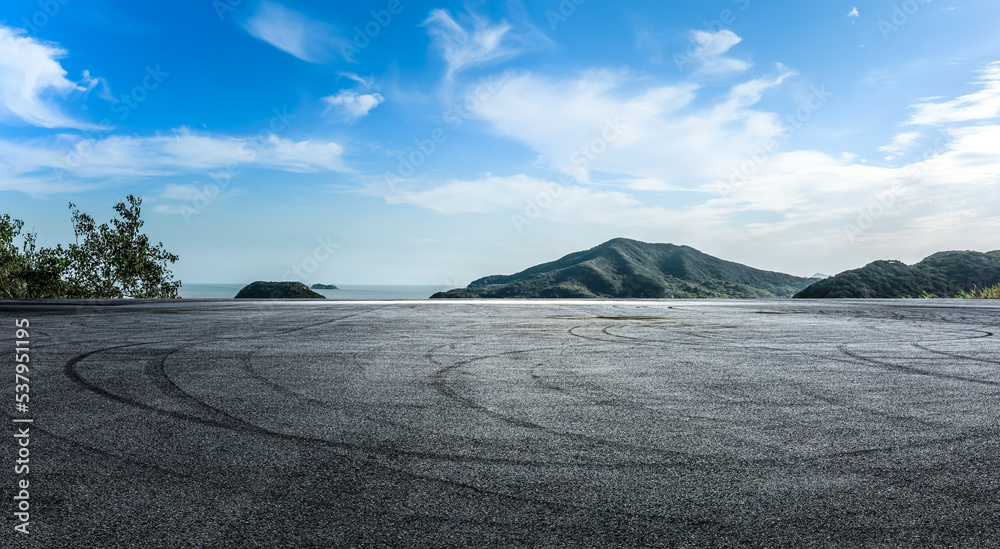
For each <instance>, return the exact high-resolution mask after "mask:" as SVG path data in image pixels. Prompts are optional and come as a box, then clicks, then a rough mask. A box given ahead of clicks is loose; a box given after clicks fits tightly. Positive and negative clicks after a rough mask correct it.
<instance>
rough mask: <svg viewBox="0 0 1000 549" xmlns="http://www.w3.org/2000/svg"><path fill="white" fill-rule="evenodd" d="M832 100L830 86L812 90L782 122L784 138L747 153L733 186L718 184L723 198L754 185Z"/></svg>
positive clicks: (732, 178) (734, 172)
mask: <svg viewBox="0 0 1000 549" xmlns="http://www.w3.org/2000/svg"><path fill="white" fill-rule="evenodd" d="M832 97H833V92H830V91H828V90H827V89H826V86H820V87H816V86H813V87H812V89H810V93H809V97H807V98H806V100H805V101H803V102H802V104H801V105H799V107H798V108H797V109H795V110H794V111H793V112H790V113H788V114H787V115H785V117H784V118H783V119H782V122H781V135H780V137H768V138H766V139H764V140H763V141H762V142H761V144H760V146H759V147H756V148H754V149H750V150H749V151H747V153H746V159H745V160H743V161H742V162H740V164H739V165H738V166H733V169H732V172H731V173H730V176H729V182H728V183H718V184H716V190H717V191H718V193H719V194H720V195H722V196H723V197H727V196H729V193H731V192H733V191H735V190H737V189H739V188H740V187H742V186H743V185H745V184H746V183H747V182H748V181H750V179H751V178H752V177H753V176H754V175H756V174H757V172H758V171H760V169H761V168H762V167H764V165H765V164H767V162H768V160H770V158H771V156H772V155H773V154H774V153H775V152H777V151H778V149H780V148H781V145H782V144H783V143H784V142H787V141H788V140H789V139H791V137H792V135H794V134H795V132H797V131H798V130H799V129H801V128H802V127H803V126H804V125H805V124H806V123H808V122H809V121H810V120H812V117H813V115H814V114H815V113H816V111H818V110H820V109H821V108H823V106H824V105H826V104H827V102H829V101H830V98H832Z"/></svg>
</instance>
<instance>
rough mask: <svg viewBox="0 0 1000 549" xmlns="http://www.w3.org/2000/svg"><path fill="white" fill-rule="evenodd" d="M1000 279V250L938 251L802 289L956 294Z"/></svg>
mask: <svg viewBox="0 0 1000 549" xmlns="http://www.w3.org/2000/svg"><path fill="white" fill-rule="evenodd" d="M997 283H1000V250H997V251H992V252H987V253H982V252H938V253H936V254H934V255H931V256H928V257H927V258H925V259H924V260H923V261H921V262H920V263H916V264H914V265H907V264H905V263H903V262H901V261H875V262H873V263H869V264H868V265H865V266H864V267H861V268H860V269H854V270H851V271H845V272H842V273H840V274H838V275H837V276H834V277H830V278H827V279H825V280H821V281H819V282H817V283H815V284H813V285H812V286H809V287H808V288H806V289H804V290H802V291H801V292H799V293H798V294H796V295H795V297H802V298H826V297H831V298H832V297H845V298H851V297H853V298H865V297H867V298H903V297H924V295H925V294H926V295H933V296H935V297H954V296H955V294H957V293H958V292H959V291H969V290H972V289H973V287H976V288H980V289H982V288H985V287H987V286H993V285H994V284H997Z"/></svg>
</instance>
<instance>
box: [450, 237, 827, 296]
mask: <svg viewBox="0 0 1000 549" xmlns="http://www.w3.org/2000/svg"><path fill="white" fill-rule="evenodd" d="M816 280H817V279H814V278H803V277H798V276H792V275H788V274H783V273H776V272H772V271H762V270H760V269H754V268H752V267H747V266H746V265H741V264H739V263H733V262H731V261H724V260H722V259H719V258H716V257H712V256H710V255H708V254H705V253H702V252H699V251H698V250H696V249H694V248H691V247H689V246H675V245H673V244H649V243H646V242H639V241H637V240H629V239H626V238H616V239H614V240H609V241H608V242H605V243H604V244H601V245H600V246H597V247H595V248H591V249H589V250H585V251H582V252H576V253H572V254H569V255H567V256H565V257H563V258H561V259H558V260H556V261H552V262H549V263H543V264H541V265H537V266H535V267H531V268H529V269H526V270H524V271H521V272H519V273H516V274H512V275H494V276H488V277H485V278H481V279H479V280H476V281H475V282H473V283H471V284H469V286H468V287H466V288H460V289H455V290H450V291H447V292H439V293H437V294H434V295H433V296H431V297H432V298H594V297H603V298H662V297H678V298H699V297H714V298H775V297H791V296H792V295H793V294H795V292H797V291H799V290H801V289H803V288H805V287H806V286H808V285H809V284H811V283H813V282H815V281H816Z"/></svg>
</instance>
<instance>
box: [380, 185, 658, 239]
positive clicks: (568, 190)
mask: <svg viewBox="0 0 1000 549" xmlns="http://www.w3.org/2000/svg"><path fill="white" fill-rule="evenodd" d="M384 198H385V200H386V202H387V203H389V204H412V205H415V206H419V207H422V208H427V209H430V210H433V211H436V212H439V213H443V214H458V213H510V214H512V215H513V214H518V213H519V212H524V211H525V209H526V208H531V207H534V208H535V212H537V215H536V214H535V213H532V214H531V215H532V218H534V217H541V218H544V219H550V220H557V221H563V222H567V223H595V224H611V225H616V226H630V225H636V224H641V223H648V222H650V221H655V220H666V219H668V218H669V212H668V211H666V210H664V209H662V208H657V207H646V206H644V205H643V204H642V203H641V202H639V201H638V200H636V199H634V198H633V197H631V196H630V195H628V194H626V193H622V192H617V191H595V190H593V189H589V188H587V187H583V186H578V185H558V184H556V183H553V182H547V181H543V180H541V179H537V178H533V177H529V176H527V175H523V174H521V175H514V176H509V177H498V176H489V177H484V178H481V179H477V180H473V181H460V180H457V181H451V182H448V183H446V184H444V185H441V186H439V187H434V188H429V189H423V190H411V191H408V190H399V191H397V192H393V193H389V194H387V195H385V196H384ZM538 204H542V205H543V206H544V207H538V206H537V205H538Z"/></svg>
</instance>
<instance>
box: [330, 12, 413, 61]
mask: <svg viewBox="0 0 1000 549" xmlns="http://www.w3.org/2000/svg"><path fill="white" fill-rule="evenodd" d="M406 1H407V2H411V1H412V0H406ZM405 8H406V6H404V5H403V2H402V0H389V2H388V3H387V4H386V5H385V8H384V9H381V10H371V12H369V13H370V14H371V19H369V20H368V21H367V22H366V23H365V24H363V25H357V26H355V27H354V29H353V30H354V38H353V40H352V41H351V43H349V44H348V43H344V44H342V45H341V47H340V54H341V55H342V56H344V59H354V58H355V56H357V54H359V53H361V50H363V49H365V48H367V47H368V46H370V45H371V43H372V41H373V40H374V39H376V38H378V37H379V35H381V34H382V31H384V30H385V29H386V28H387V27H388V26H389V25H390V24H391V23H392V20H393V18H394V17H395V16H397V15H399V14H401V13H403V10H404V9H405Z"/></svg>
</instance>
